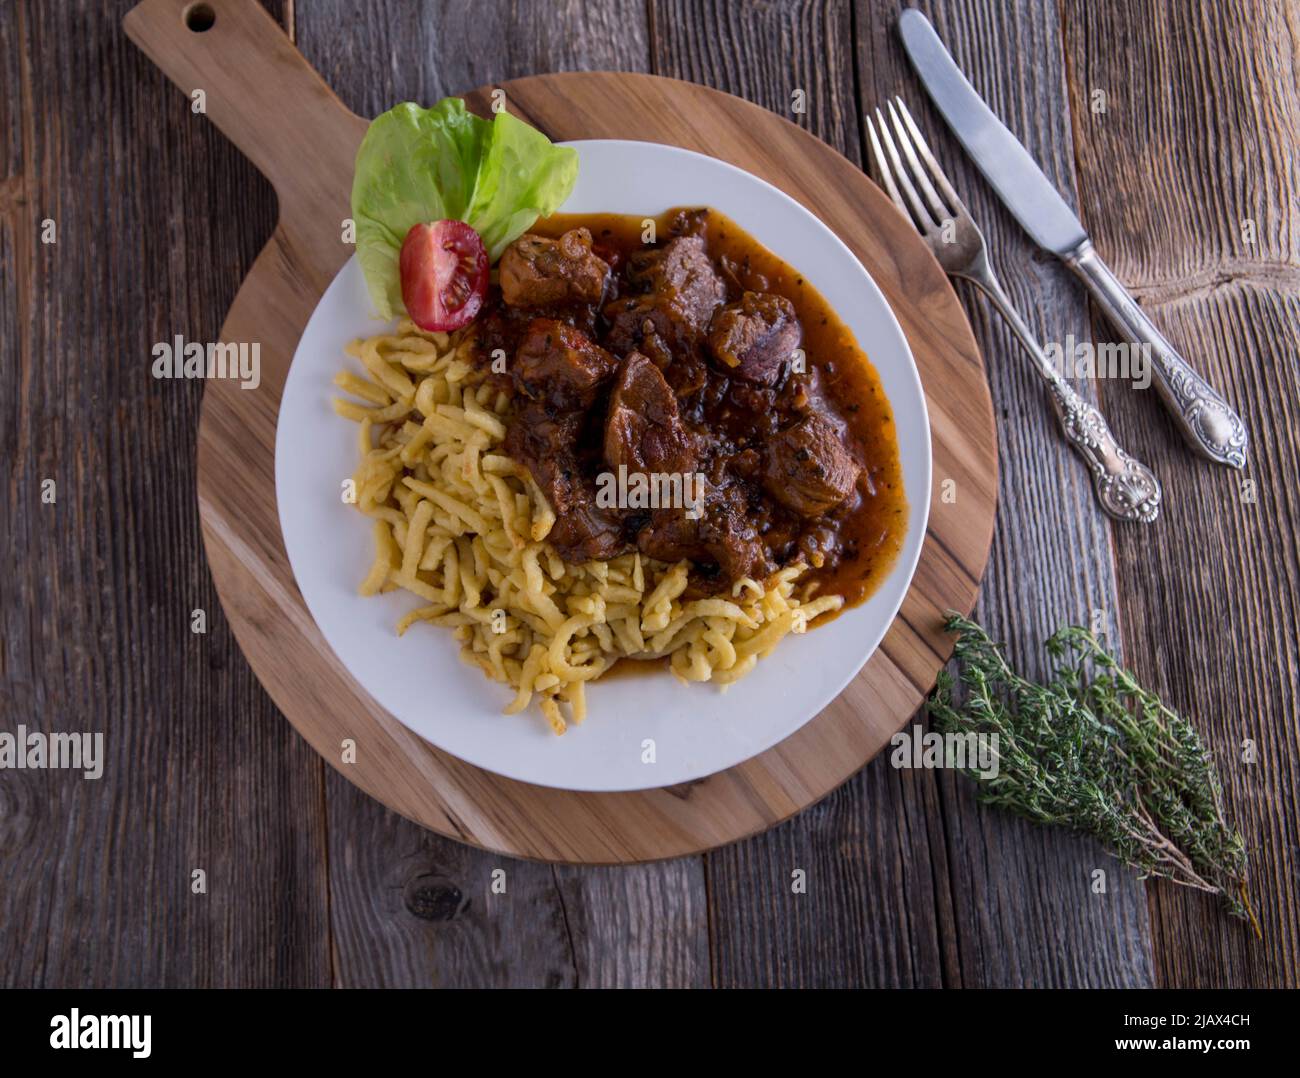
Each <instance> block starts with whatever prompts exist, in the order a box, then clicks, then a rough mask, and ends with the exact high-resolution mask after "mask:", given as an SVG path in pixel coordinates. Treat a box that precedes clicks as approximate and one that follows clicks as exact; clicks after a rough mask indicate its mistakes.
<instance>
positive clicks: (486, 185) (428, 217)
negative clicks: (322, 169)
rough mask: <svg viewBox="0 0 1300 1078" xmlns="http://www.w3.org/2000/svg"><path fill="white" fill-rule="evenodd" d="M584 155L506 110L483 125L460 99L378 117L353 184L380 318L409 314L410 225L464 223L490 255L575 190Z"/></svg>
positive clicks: (408, 106) (361, 246) (360, 245)
mask: <svg viewBox="0 0 1300 1078" xmlns="http://www.w3.org/2000/svg"><path fill="white" fill-rule="evenodd" d="M577 177H578V155H577V153H576V152H575V151H574V150H572V149H569V148H567V147H562V146H556V145H554V144H553V143H552V142H551V140H550V139H548V138H547V137H546V136H545V135H543V134H542V133H541V132H540V131H538V130H537V129H536V128H533V127H529V126H528V124H526V123H524V122H523V121H522V120H517V119H515V117H513V116H511V115H510V114H509V113H508V112H498V113H497V114H496V115H495V116H494V117H493V118H492V120H490V121H489V120H483V119H480V118H479V117H478V116H475V115H474V114H473V113H471V112H470V111H469V110H468V109H466V108H465V102H464V101H462V100H461V99H460V98H458V97H447V98H443V100H441V101H439V102H438V103H437V104H436V105H434V106H433V107H432V108H428V109H422V108H420V106H419V105H414V104H412V103H410V102H406V103H405V104H401V105H398V106H397V107H396V108H392V109H389V110H388V111H387V112H385V113H384V114H383V115H382V116H379V117H377V118H376V119H375V120H374V121H373V122H372V123H371V125H370V128H369V130H368V131H366V137H365V138H364V139H362V140H361V149H359V150H358V151H357V164H356V171H355V172H354V173H353V178H352V219H353V220H354V221H355V222H356V226H357V258H358V259H360V261H361V270H362V272H363V273H364V274H365V276H366V287H367V288H368V289H369V291H370V299H371V302H373V303H374V305H375V311H376V313H377V314H378V315H379V316H380V317H381V318H392V317H394V316H395V315H398V314H402V313H405V311H406V307H405V306H404V304H403V303H402V284H401V280H400V278H399V276H398V265H397V263H398V255H399V253H400V252H401V249H402V241H403V240H404V239H406V234H407V232H409V231H410V230H411V226H412V225H417V224H420V223H421V222H422V221H442V220H449V219H450V220H460V221H464V222H466V223H467V224H468V225H469V226H470V227H471V228H473V229H474V230H475V231H476V232H478V234H479V235H480V236H482V237H483V244H484V246H486V247H487V251H488V258H489V259H490V260H491V261H493V262H495V261H496V260H497V259H498V258H499V257H500V255H501V252H502V251H504V250H505V249H506V247H507V246H508V245H509V244H510V243H512V242H513V241H514V240H515V239H517V238H518V237H519V236H521V235H522V234H523V233H524V232H525V231H526V230H527V229H528V228H529V226H531V225H532V223H533V222H534V221H536V220H537V218H539V217H544V216H546V215H547V214H550V213H554V212H555V211H556V210H557V209H558V208H559V207H560V205H561V204H562V203H563V202H564V200H565V199H566V198H568V197H569V192H570V191H572V190H573V184H574V181H575V180H576V179H577Z"/></svg>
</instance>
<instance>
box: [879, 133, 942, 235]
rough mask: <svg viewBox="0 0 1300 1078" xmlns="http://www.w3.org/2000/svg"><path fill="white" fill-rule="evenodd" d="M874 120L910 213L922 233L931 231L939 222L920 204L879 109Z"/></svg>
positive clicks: (919, 199) (919, 198)
mask: <svg viewBox="0 0 1300 1078" xmlns="http://www.w3.org/2000/svg"><path fill="white" fill-rule="evenodd" d="M876 120H877V121H878V122H879V124H880V137H881V138H882V139H883V140H884V143H885V148H886V149H887V150H888V151H889V159H890V160H891V161H893V163H894V179H895V180H896V181H897V182H898V184H899V186H900V187H902V189H903V193H904V194H905V195H906V196H907V201H908V204H909V205H910V206H911V207H912V214H913V216H914V217H915V218H916V222H917V227H918V228H919V229H920V230H921V231H922V232H923V233H925V232H933V231H934V230H935V229H936V228H938V227H939V223H938V222H937V221H935V220H934V219H933V218H932V217H931V216H930V214H929V213H928V212H927V211H926V208H925V207H924V206H923V205H921V197H920V196H919V195H918V194H917V193H916V188H915V187H913V186H912V181H911V179H910V178H909V177H908V175H907V172H908V170H907V169H906V168H905V167H904V166H903V159H902V158H901V157H900V156H899V155H898V147H897V146H895V145H894V139H893V136H891V135H890V133H889V125H888V124H887V123H885V116H884V113H882V112H881V111H880V110H879V109H876Z"/></svg>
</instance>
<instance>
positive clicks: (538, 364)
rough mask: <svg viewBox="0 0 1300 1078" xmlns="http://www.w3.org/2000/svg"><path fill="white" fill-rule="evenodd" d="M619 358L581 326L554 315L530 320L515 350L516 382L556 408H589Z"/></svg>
mask: <svg viewBox="0 0 1300 1078" xmlns="http://www.w3.org/2000/svg"><path fill="white" fill-rule="evenodd" d="M617 369H618V360H616V359H615V358H614V357H613V356H611V355H610V354H609V353H608V352H606V351H605V349H603V348H601V347H600V346H599V345H598V344H595V343H594V342H593V341H592V340H591V338H590V337H588V336H587V335H586V334H585V333H583V332H582V330H580V329H578V328H577V327H576V326H571V325H569V324H568V323H567V322H560V321H557V320H556V319H554V318H534V319H533V320H532V321H531V322H529V323H528V329H527V331H526V332H525V333H524V337H523V340H522V341H521V342H520V343H519V349H518V351H517V352H516V353H515V363H514V367H513V370H512V373H513V375H514V380H515V384H516V385H517V386H518V387H519V389H520V391H521V392H522V393H523V394H524V395H525V396H527V397H529V398H531V399H532V400H542V401H545V402H546V403H547V404H549V405H550V406H551V408H553V409H561V410H566V411H567V410H576V409H581V408H589V407H590V406H591V404H592V403H593V402H594V401H595V399H596V396H597V394H598V392H599V390H600V386H601V384H602V383H603V382H604V381H605V380H606V379H607V378H609V377H610V376H612V375H613V373H614V371H616V370H617Z"/></svg>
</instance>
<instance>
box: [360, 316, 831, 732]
mask: <svg viewBox="0 0 1300 1078" xmlns="http://www.w3.org/2000/svg"><path fill="white" fill-rule="evenodd" d="M469 349H470V340H469V338H468V336H467V335H466V334H464V332H463V331H462V332H460V333H458V334H456V335H454V336H452V337H449V336H448V335H447V334H445V333H430V332H426V331H424V330H421V329H419V328H418V327H417V326H415V325H414V323H412V322H410V321H403V322H402V323H401V324H400V325H399V326H398V328H397V330H396V332H394V333H392V334H382V335H379V336H375V337H371V338H369V339H367V340H358V341H354V342H353V343H352V344H351V345H349V346H348V349H347V352H348V354H349V355H350V356H353V357H355V358H356V359H358V360H360V362H361V365H362V367H364V369H365V373H366V374H367V375H369V377H362V376H360V375H358V374H357V373H354V372H352V371H341V372H340V373H339V374H338V375H337V376H336V377H335V379H334V381H335V384H336V385H337V386H338V387H339V388H340V389H342V390H344V391H345V392H347V393H349V394H351V395H352V396H354V397H356V398H358V399H359V400H360V401H363V402H364V404H358V403H356V402H355V401H350V400H344V399H341V398H338V399H335V401H334V410H335V411H336V412H337V413H338V414H339V415H341V416H344V417H346V418H348V419H351V420H355V421H357V422H358V423H359V424H360V431H359V438H358V444H359V446H360V452H361V464H360V467H359V468H358V469H357V471H356V474H355V476H354V477H353V482H354V484H355V496H356V506H357V508H358V509H360V510H361V512H362V513H364V514H365V515H366V516H368V517H370V518H371V519H372V520H373V521H374V537H375V558H374V562H373V564H372V565H371V567H370V571H369V573H367V574H366V577H365V579H364V580H363V581H362V583H361V588H360V591H361V594H362V595H375V594H377V593H381V592H389V591H392V590H394V589H398V588H401V589H405V590H406V591H408V592H410V593H411V594H412V595H414V596H415V597H417V598H418V599H419V600H420V601H421V604H422V605H420V606H418V607H416V608H415V609H413V610H411V611H410V613H408V614H406V615H405V616H404V617H403V618H402V619H401V620H400V621H399V622H398V623H397V632H398V634H399V635H401V634H402V633H404V632H406V630H407V629H408V628H410V627H411V625H413V624H415V623H416V622H428V623H429V624H432V625H442V626H446V627H447V628H450V629H452V630H453V631H454V632H455V634H456V638H457V639H458V640H459V641H460V645H461V655H462V657H463V658H464V659H465V660H466V661H467V662H470V663H472V664H473V665H475V666H478V667H479V668H481V669H482V670H483V672H484V673H485V674H486V675H487V676H488V677H490V678H493V679H495V680H497V681H500V682H503V683H505V684H506V685H509V686H510V687H511V688H512V689H514V690H515V696H514V699H513V700H512V701H511V702H510V703H509V704H508V705H507V706H506V708H505V712H506V714H515V713H517V712H520V711H522V710H523V709H524V708H526V707H527V706H528V705H529V703H530V702H531V701H532V699H533V698H534V697H536V698H537V699H538V703H539V706H540V708H541V711H542V713H543V715H544V716H545V717H546V719H547V721H548V722H549V723H550V725H551V728H552V729H553V730H554V731H555V732H556V733H557V734H559V733H563V732H564V730H565V728H566V725H567V722H575V723H577V722H581V721H582V720H583V718H584V716H585V715H586V710H587V705H586V696H585V686H586V684H587V682H589V681H594V680H595V679H596V678H598V677H600V676H601V674H603V673H604V672H605V671H606V670H608V669H609V668H610V667H611V666H612V665H613V664H614V663H615V662H617V661H618V660H619V659H620V658H625V657H626V658H634V659H654V658H662V657H664V656H667V657H668V662H669V666H670V668H671V669H672V671H673V673H674V674H675V675H677V677H678V678H680V679H681V680H683V681H714V682H718V683H720V684H722V685H724V686H725V685H727V684H729V683H731V682H733V681H735V680H736V679H738V678H740V677H743V676H744V675H745V674H747V673H749V671H750V670H752V669H753V668H754V665H755V663H756V662H757V661H758V659H759V658H760V657H761V656H764V655H767V654H768V653H769V652H771V650H772V649H773V648H774V647H776V645H777V643H778V642H779V641H780V640H781V638H782V637H784V636H785V635H786V634H787V633H790V632H803V631H804V629H805V628H806V627H807V625H808V623H809V622H810V621H812V620H813V619H814V618H816V617H817V616H818V615H820V614H824V613H827V612H829V611H833V610H838V609H839V608H840V607H841V606H842V605H843V602H844V600H843V598H842V597H841V596H838V595H826V596H821V597H817V598H811V597H810V596H809V595H807V594H806V592H807V591H808V589H804V592H805V594H803V596H802V597H800V596H799V595H796V581H797V578H798V577H799V575H800V574H801V573H802V572H803V571H804V569H805V566H804V565H802V564H798V565H793V566H790V567H788V568H785V569H782V570H780V571H779V572H777V573H775V574H773V576H772V577H771V578H770V579H769V580H767V581H766V582H760V581H755V580H751V579H749V578H745V579H742V580H738V581H736V582H735V583H734V584H733V585H732V587H731V589H730V593H729V594H723V595H719V596H714V597H706V598H696V599H687V598H685V597H684V592H685V591H686V589H687V576H688V573H689V570H690V563H689V562H686V561H681V562H678V563H677V564H676V565H667V564H665V563H663V562H659V561H654V560H651V559H648V558H644V557H642V556H641V555H640V554H639V553H631V554H623V555H621V556H619V557H616V558H612V559H610V560H608V561H589V562H587V563H586V564H584V565H572V564H568V563H566V562H564V561H562V560H561V559H560V556H559V555H558V554H557V553H556V551H555V550H554V549H553V548H552V547H551V545H550V544H549V543H548V542H547V541H546V536H547V534H548V533H549V532H550V530H551V526H552V525H553V524H554V523H555V513H554V512H553V510H552V509H551V507H550V506H549V505H548V504H547V501H546V498H545V496H544V495H543V494H542V491H541V490H540V489H539V488H538V486H537V484H536V483H535V482H534V481H533V478H532V476H531V475H530V474H529V472H528V470H527V468H525V467H524V466H523V465H521V464H518V463H516V462H515V461H513V460H511V459H510V458H509V457H508V456H506V455H505V452H504V449H503V443H504V440H505V435H506V420H507V418H508V416H509V413H510V398H509V396H508V395H507V394H505V393H503V392H500V391H499V390H498V389H497V388H495V387H494V386H493V385H491V383H490V382H489V381H488V380H487V379H486V377H485V375H484V373H483V372H482V371H481V370H479V369H477V368H476V367H475V365H474V364H473V363H472V361H471V359H470V351H469ZM561 704H564V705H567V714H568V719H567V722H566V718H565V713H564V712H562V710H561V706H560V705H561Z"/></svg>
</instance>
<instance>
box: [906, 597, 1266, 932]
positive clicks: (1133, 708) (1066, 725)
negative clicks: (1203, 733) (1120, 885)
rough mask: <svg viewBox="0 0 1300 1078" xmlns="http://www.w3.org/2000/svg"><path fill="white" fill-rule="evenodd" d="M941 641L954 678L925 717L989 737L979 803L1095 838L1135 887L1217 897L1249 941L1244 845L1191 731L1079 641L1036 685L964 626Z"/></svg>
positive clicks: (1065, 647)
mask: <svg viewBox="0 0 1300 1078" xmlns="http://www.w3.org/2000/svg"><path fill="white" fill-rule="evenodd" d="M944 628H945V629H946V631H948V632H950V633H956V634H957V643H956V647H955V652H954V654H955V656H956V659H957V663H958V677H957V679H956V680H954V679H953V677H952V676H950V675H949V674H948V673H947V672H946V671H945V672H942V673H940V675H939V681H938V684H937V686H936V688H935V690H934V693H933V694H932V695H931V697H930V700H929V702H928V704H927V709H928V711H929V713H930V715H931V716H932V718H933V720H934V725H935V727H936V728H937V729H938V730H939V732H940V733H943V734H959V735H966V734H971V733H974V734H977V735H979V734H983V735H992V734H996V735H997V740H996V755H997V757H998V769H997V775H996V776H995V777H993V778H990V779H982V780H979V783H980V793H979V800H980V801H981V802H983V803H984V804H988V805H997V806H999V807H1001V808H1004V809H1007V810H1008V811H1010V812H1014V813H1016V814H1017V815H1020V816H1023V817H1025V818H1026V819H1029V820H1033V821H1034V822H1035V823H1040V824H1047V825H1052V826H1057V827H1066V828H1070V829H1071V830H1074V831H1079V832H1082V833H1084V834H1086V835H1091V836H1092V837H1093V838H1095V839H1097V840H1098V841H1099V842H1101V844H1102V845H1103V846H1105V848H1106V849H1107V850H1108V851H1109V852H1110V853H1111V854H1112V855H1113V856H1115V857H1116V858H1118V859H1119V860H1120V861H1123V862H1124V863H1125V864H1127V865H1130V866H1132V867H1133V868H1135V869H1137V871H1138V872H1139V873H1140V874H1141V876H1142V878H1146V877H1150V876H1158V877H1161V878H1163V879H1167V880H1172V881H1173V882H1174V883H1177V884H1181V885H1183V886H1185V887H1192V888H1195V889H1196V890H1198V891H1204V892H1206V893H1208V894H1212V895H1215V896H1217V897H1218V898H1219V899H1221V900H1222V902H1223V904H1224V906H1225V907H1226V909H1227V910H1228V912H1229V913H1231V914H1232V915H1233V916H1235V917H1240V918H1242V919H1244V920H1248V921H1250V923H1251V924H1252V925H1253V926H1254V928H1255V932H1256V934H1259V931H1260V930H1259V922H1258V920H1257V919H1256V917H1255V914H1254V911H1253V910H1252V909H1251V906H1250V900H1249V897H1248V895H1247V882H1248V874H1247V865H1246V846H1245V842H1244V840H1243V839H1242V837H1241V834H1240V832H1238V831H1237V830H1236V829H1235V828H1233V827H1232V826H1231V825H1230V824H1229V823H1228V822H1227V819H1226V817H1225V816H1224V811H1223V793H1222V786H1221V784H1220V782H1219V777H1218V774H1217V772H1216V771H1215V768H1214V761H1213V758H1212V756H1211V754H1210V752H1209V750H1208V749H1206V747H1205V745H1204V744H1203V743H1202V741H1201V738H1200V736H1199V735H1198V734H1197V732H1196V730H1195V728H1194V727H1193V726H1192V725H1191V723H1189V722H1188V721H1187V720H1186V719H1184V718H1183V717H1182V716H1181V715H1179V714H1178V713H1177V712H1175V711H1173V710H1172V709H1171V708H1169V707H1168V706H1166V705H1165V704H1164V702H1163V701H1161V699H1160V697H1159V696H1157V695H1156V694H1155V693H1153V692H1150V691H1149V690H1147V689H1145V688H1143V687H1142V686H1141V685H1140V684H1138V682H1137V680H1136V679H1135V678H1134V677H1133V675H1132V674H1130V673H1129V672H1128V671H1127V670H1125V669H1123V667H1121V666H1120V665H1119V663H1118V662H1117V661H1116V659H1115V657H1114V656H1113V655H1112V654H1110V652H1108V651H1107V650H1106V649H1105V648H1104V647H1103V646H1102V645H1101V644H1100V642H1099V641H1098V640H1097V638H1096V637H1095V636H1093V635H1092V634H1091V633H1090V632H1088V631H1087V630H1086V629H1082V628H1079V627H1069V628H1065V629H1062V630H1060V631H1059V632H1057V633H1056V634H1055V635H1054V636H1052V637H1051V638H1050V639H1049V640H1048V641H1047V644H1046V648H1047V652H1048V654H1049V655H1050V656H1051V658H1052V659H1053V661H1054V663H1055V669H1054V671H1053V673H1052V676H1051V678H1050V679H1049V680H1048V682H1047V683H1046V684H1043V685H1040V684H1037V683H1036V682H1032V681H1028V680H1026V679H1025V678H1022V677H1020V676H1019V675H1017V674H1016V673H1015V672H1014V671H1013V670H1012V669H1011V667H1010V666H1009V665H1008V663H1007V661H1006V659H1005V657H1004V656H1003V654H1002V651H1001V649H1000V646H999V645H998V644H997V643H995V642H994V641H993V640H992V639H991V638H990V637H989V635H988V633H986V632H985V631H984V630H983V629H982V628H981V627H980V626H979V625H978V624H976V623H975V622H973V621H971V620H970V619H968V618H964V617H962V616H960V615H958V614H952V613H950V614H949V615H948V618H947V621H946V622H945V625H944ZM959 686H960V689H961V699H960V700H958V699H957V692H956V691H957V689H958V687H959ZM962 770H964V771H966V773H967V774H968V775H971V776H972V777H975V769H974V768H973V767H972V768H963V769H962Z"/></svg>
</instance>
